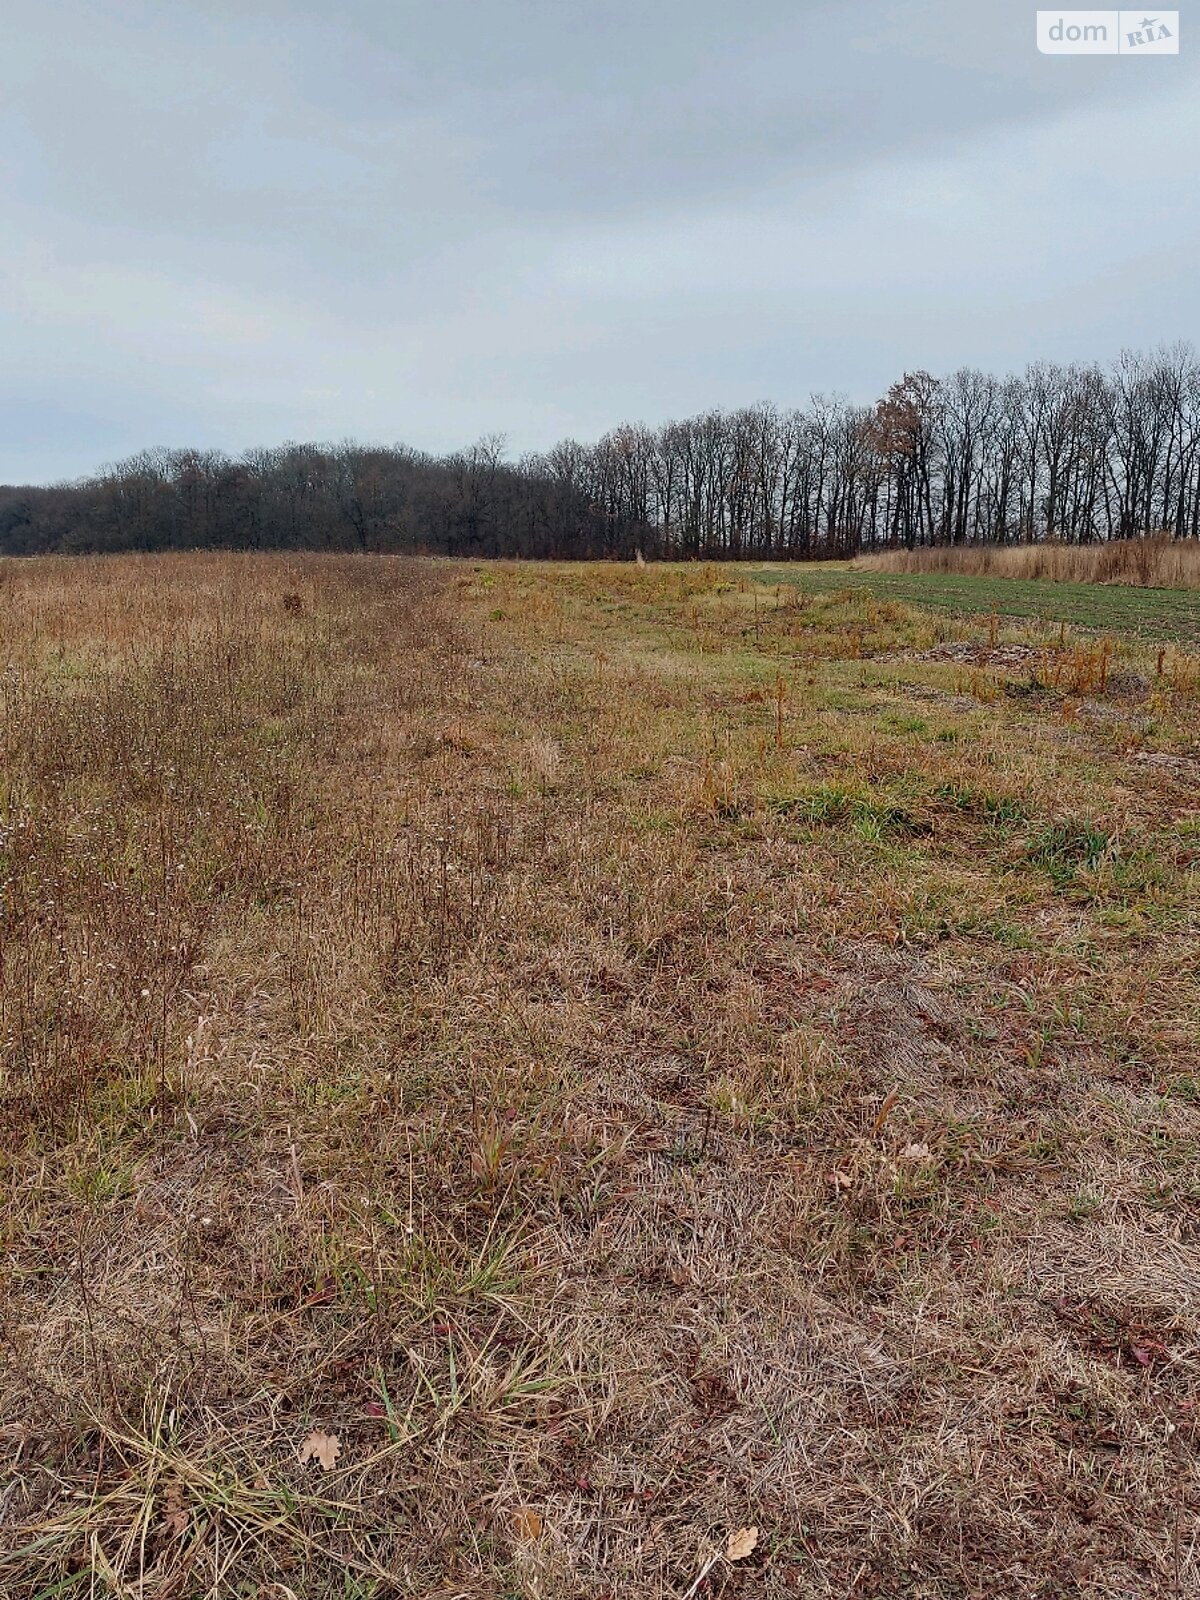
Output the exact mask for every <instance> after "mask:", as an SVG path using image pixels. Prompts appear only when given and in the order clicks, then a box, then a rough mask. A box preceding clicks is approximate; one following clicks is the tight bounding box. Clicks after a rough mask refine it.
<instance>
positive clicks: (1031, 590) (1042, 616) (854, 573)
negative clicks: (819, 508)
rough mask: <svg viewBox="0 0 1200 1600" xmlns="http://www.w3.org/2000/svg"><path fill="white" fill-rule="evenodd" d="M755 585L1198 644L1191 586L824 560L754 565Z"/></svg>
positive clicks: (1198, 611)
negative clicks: (899, 569) (788, 585)
mask: <svg viewBox="0 0 1200 1600" xmlns="http://www.w3.org/2000/svg"><path fill="white" fill-rule="evenodd" d="M753 576H754V579H755V581H756V582H757V583H760V584H764V585H768V586H770V587H775V586H776V585H778V584H781V583H791V584H796V585H798V586H799V587H800V588H801V589H802V590H804V591H806V592H807V593H810V594H831V593H836V592H837V591H838V590H846V589H849V590H850V591H852V592H857V591H860V590H861V591H862V592H863V593H864V594H866V595H870V596H872V597H873V598H874V599H876V600H883V601H887V600H898V601H900V602H901V603H902V604H904V605H918V606H924V607H929V606H932V607H934V608H936V609H937V610H940V611H953V612H958V613H961V614H970V613H972V612H985V613H986V612H991V611H995V612H997V613H998V614H999V615H1000V616H1002V617H1022V618H1027V619H1029V620H1032V621H1043V622H1053V623H1058V622H1062V621H1065V622H1067V623H1069V624H1070V626H1071V627H1072V628H1073V629H1076V630H1078V631H1081V632H1088V633H1097V632H1099V633H1104V632H1108V633H1118V634H1127V635H1131V636H1132V637H1134V638H1141V639H1144V640H1146V641H1147V642H1152V641H1157V642H1160V643H1161V642H1163V641H1168V640H1169V641H1174V642H1177V643H1181V644H1187V645H1190V646H1191V647H1193V648H1196V647H1200V594H1197V592H1196V591H1195V590H1194V589H1192V590H1189V589H1139V588H1132V587H1130V586H1128V585H1123V584H1115V583H1113V584H1096V583H1071V582H1059V581H1051V580H1048V579H1039V578H1016V577H1008V576H1006V575H1005V574H1004V573H1002V572H1001V573H997V574H993V575H988V576H982V577H977V576H974V575H972V574H970V573H957V572H942V571H932V572H922V573H909V572H892V571H889V570H887V569H886V568H882V567H880V568H872V567H866V566H860V565H858V564H857V563H856V564H855V565H854V566H850V565H849V564H847V563H844V562H821V563H820V564H818V565H816V566H770V567H757V568H755V569H754V572H753Z"/></svg>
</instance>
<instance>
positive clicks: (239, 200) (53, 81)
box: [0, 0, 1200, 482]
mask: <svg viewBox="0 0 1200 1600" xmlns="http://www.w3.org/2000/svg"><path fill="white" fill-rule="evenodd" d="M4 9H5V19H4V20H5V25H4V37H3V51H2V53H0V197H2V201H3V209H2V211H0V352H2V360H0V481H7V482H31V481H48V480H52V479H57V478H61V477H69V476H75V475H78V474H81V473H84V472H86V471H89V470H91V469H93V468H95V467H96V466H98V465H100V464H101V463H102V462H106V461H110V460H114V459H117V458H119V457H121V456H123V455H127V454H129V453H131V452H133V451H135V450H137V449H140V448H142V447H144V446H147V445H154V444H184V443H188V444H201V445H210V446H220V447H223V448H225V449H229V450H239V449H242V448H244V447H246V446H248V445H252V444H268V443H275V442H278V441H281V440H283V439H288V438H294V439H300V438H316V439H339V438H343V437H347V436H354V437H358V438H362V439H367V440H373V441H375V440H378V441H392V440H404V441H406V442H409V443H412V444H415V445H418V446H421V447H424V448H426V449H431V450H443V449H450V448H454V447H457V446H460V445H464V444H468V443H470V442H471V441H472V440H473V439H475V438H477V437H478V436H480V435H481V434H484V433H491V432H503V433H504V434H506V435H507V438H508V440H509V445H510V449H511V450H512V451H513V452H514V453H519V452H521V451H523V450H526V449H535V448H543V447H546V446H549V445H550V444H552V443H553V442H554V441H555V440H557V439H559V438H562V437H564V436H567V435H574V436H576V437H580V438H591V437H595V436H596V435H598V434H600V433H601V432H603V431H604V430H605V429H606V428H608V427H610V426H612V425H613V424H615V423H617V422H620V421H623V420H631V421H639V420H640V421H645V422H659V421H663V420H665V419H666V418H668V417H672V416H683V415H687V414H690V413H693V412H696V411H699V410H703V409H705V408H707V407H709V406H712V405H726V406H729V405H740V404H744V403H747V402H750V401H754V400H760V399H773V400H777V401H779V402H780V403H782V404H785V405H792V404H799V403H802V402H803V401H804V400H805V399H806V398H807V397H808V395H809V394H810V393H812V392H814V391H816V392H833V391H837V392H841V393H846V394H848V395H850V396H851V397H852V398H853V399H855V400H861V401H867V400H871V399H873V398H874V397H875V396H876V395H877V394H878V393H879V392H880V391H881V390H882V389H883V388H884V387H886V385H887V384H888V383H889V382H891V381H892V380H893V379H894V378H896V377H898V376H899V375H900V374H901V373H902V372H903V371H904V369H905V368H906V367H907V368H911V367H916V366H922V367H926V368H929V369H931V370H932V371H934V372H942V371H947V370H949V369H951V368H952V367H954V366H958V365H963V364H969V365H977V366H982V367H987V368H991V369H995V370H1003V371H1008V370H1013V369H1017V368H1020V367H1021V366H1023V365H1024V363H1025V362H1026V361H1027V360H1030V359H1034V358H1037V357H1040V356H1048V357H1054V358H1058V359H1070V358H1086V359H1091V358H1097V359H1106V358H1108V357H1109V356H1111V355H1113V354H1115V353H1116V352H1117V351H1118V350H1119V349H1120V348H1122V347H1123V346H1127V345H1132V346H1152V345H1155V344H1158V343H1160V342H1163V341H1171V340H1175V339H1178V338H1192V337H1194V336H1195V335H1196V333H1197V314H1198V311H1200V270H1198V261H1197V256H1198V246H1200V228H1198V226H1197V223H1198V216H1200V184H1198V183H1197V177H1198V176H1200V173H1198V169H1200V96H1198V95H1197V87H1198V82H1197V79H1198V74H1200V26H1198V29H1197V37H1196V39H1195V41H1192V40H1191V39H1190V38H1189V36H1188V33H1187V24H1188V21H1189V18H1188V16H1187V14H1186V12H1185V13H1184V15H1183V17H1182V22H1183V26H1184V33H1183V39H1182V49H1181V53H1180V55H1179V56H1178V57H1177V58H1172V57H1161V56H1160V57H1153V58H1149V59H1141V60H1138V59H1130V58H1128V57H1046V56H1041V55H1039V54H1038V53H1037V49H1036V46H1035V42H1034V41H1035V27H1034V16H1035V9H1036V8H1035V6H1034V5H1033V4H1026V3H1025V0H890V3H883V0H858V3H847V0H837V3H836V4H812V3H808V0H739V3H738V4H736V5H735V4H730V3H729V0H686V3H684V0H339V3H338V4H337V5H334V4H331V3H330V0H319V3H318V0H153V3H150V0H86V3H82V0H7V4H6V5H5V8H4Z"/></svg>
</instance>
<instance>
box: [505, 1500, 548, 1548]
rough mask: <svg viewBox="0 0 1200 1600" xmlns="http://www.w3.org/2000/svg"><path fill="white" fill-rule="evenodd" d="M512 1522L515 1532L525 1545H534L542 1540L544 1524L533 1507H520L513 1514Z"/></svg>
mask: <svg viewBox="0 0 1200 1600" xmlns="http://www.w3.org/2000/svg"><path fill="white" fill-rule="evenodd" d="M512 1522H513V1532H514V1533H515V1534H516V1536H517V1538H518V1539H520V1540H522V1541H523V1542H524V1543H525V1544H532V1543H533V1541H534V1540H535V1539H540V1538H541V1536H542V1528H543V1526H544V1524H543V1522H542V1519H541V1517H540V1516H539V1515H538V1513H537V1512H536V1511H535V1510H534V1509H533V1507H532V1506H518V1507H517V1509H516V1510H515V1511H514V1512H513V1519H512Z"/></svg>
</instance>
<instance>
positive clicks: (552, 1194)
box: [0, 555, 1200, 1600]
mask: <svg viewBox="0 0 1200 1600" xmlns="http://www.w3.org/2000/svg"><path fill="white" fill-rule="evenodd" d="M793 577H795V578H798V580H799V581H795V582H794V581H791V579H792V578H793ZM785 578H786V579H787V581H784V580H785ZM952 581H954V580H952ZM981 581H985V582H986V580H981ZM879 584H891V585H893V586H894V585H898V584H903V585H904V586H905V587H904V589H903V590H900V589H897V588H895V587H892V588H890V589H888V590H887V591H886V592H883V591H878V590H877V589H876V586H877V585H879ZM1010 587H1011V588H1012V589H1016V588H1017V587H1019V586H1018V585H1017V584H1016V583H1012V584H1011V585H1010ZM1045 587H1051V586H1045ZM1063 587H1064V586H1061V585H1054V586H1053V588H1054V590H1055V596H1056V599H1057V601H1058V603H1059V605H1060V607H1061V605H1062V603H1063V600H1064V598H1065V599H1068V600H1070V601H1071V604H1072V605H1074V603H1075V601H1074V598H1073V597H1071V596H1066V597H1064V595H1063V593H1062V590H1063ZM990 588H991V589H992V590H998V589H1000V588H1001V583H1000V582H997V583H993V584H991V585H990ZM1004 592H1005V593H1006V594H1007V593H1009V590H1008V589H1006V590H1005V591H1004ZM1113 593H1114V591H1111V590H1109V589H1105V590H1103V591H1099V590H1092V591H1090V592H1089V593H1088V594H1087V595H1085V596H1083V597H1081V599H1080V601H1079V604H1080V605H1082V606H1083V607H1084V609H1085V611H1086V613H1087V614H1086V615H1081V614H1079V613H1078V612H1077V611H1075V610H1071V611H1070V612H1067V611H1063V610H1062V609H1059V610H1056V611H1053V612H1051V613H1048V614H1047V616H1046V618H1042V617H1040V616H1039V615H1037V614H1036V613H1031V614H1030V615H1029V616H1028V617H1026V618H1014V617H1012V616H1007V615H1003V614H1000V613H999V612H995V613H993V612H992V607H993V605H996V604H998V599H997V597H995V596H993V595H991V594H989V595H988V596H987V597H986V598H985V597H981V596H979V595H976V596H975V597H974V599H972V598H971V597H970V596H968V597H967V598H966V599H964V598H963V597H962V595H961V594H960V595H959V598H958V599H957V600H956V602H955V604H954V607H953V608H952V609H949V610H948V609H946V608H945V607H946V591H945V590H944V589H939V588H938V586H937V583H936V581H935V580H933V579H921V578H918V577H914V576H911V575H895V574H893V575H888V574H873V575H871V576H870V578H869V579H860V578H857V577H855V576H854V575H852V574H851V575H848V574H846V573H845V572H844V571H835V570H825V569H818V570H814V571H805V572H803V573H799V574H791V575H788V574H784V575H782V576H781V575H780V574H779V573H776V572H764V571H761V570H759V571H756V572H754V573H753V574H751V573H749V572H746V571H744V570H738V569H736V568H732V567H725V568H722V567H715V566H712V567H700V566H692V567H686V568H685V567H675V568H671V567H653V566H652V567H647V568H640V567H634V566H615V565H613V566H607V567H602V566H565V565H563V566H557V565H556V566H549V565H543V566H538V565H526V566H519V565H516V564H511V565H468V564H465V563H451V562H432V561H431V562H424V563H408V562H405V561H402V560H398V559H392V558H370V557H363V558H360V559H349V558H346V559H342V558H320V557H287V556H275V557H254V556H221V555H194V556H177V557H119V558H108V559H103V560H101V559H96V560H90V559H89V560H78V561H69V560H65V559H43V560H38V561H30V562H26V563H20V562H9V563H6V564H4V565H3V567H0V640H2V651H3V657H4V660H3V663H2V664H0V665H2V670H3V676H2V677H0V693H2V695H3V721H2V724H0V738H2V740H3V761H2V766H0V830H2V831H0V858H2V860H0V875H2V878H3V900H2V902H0V958H2V960H0V1036H2V1039H3V1052H4V1054H3V1076H2V1079H0V1115H2V1117H3V1138H2V1140H0V1170H2V1172H3V1214H2V1219H0V1245H2V1257H0V1260H2V1263H3V1266H2V1271H3V1280H2V1284H0V1317H2V1324H0V1327H2V1333H3V1351H4V1355H3V1369H2V1372H0V1451H2V1453H3V1460H4V1470H3V1473H2V1474H0V1593H3V1594H4V1595H5V1596H6V1597H7V1596H12V1597H14V1600H16V1597H20V1600H25V1597H36V1600H50V1597H52V1596H53V1597H60V1596H77V1597H83V1596H87V1597H89V1600H91V1597H93V1596H101V1595H103V1596H119V1597H122V1600H134V1597H136V1600H152V1597H153V1600H192V1597H196V1600H199V1597H213V1600H216V1597H226V1596H236V1597H247V1600H249V1597H257V1600H324V1597H338V1600H367V1597H373V1600H386V1597H390V1596H421V1597H426V1596H440V1597H442V1600H451V1597H463V1600H506V1597H514V1600H515V1597H521V1600H526V1597H527V1600H557V1597H576V1596H579V1597H589V1600H603V1597H608V1600H617V1597H621V1600H624V1597H664V1600H665V1597H668V1596H669V1597H675V1600H683V1597H685V1596H689V1597H690V1596H703V1597H711V1596H714V1595H724V1596H728V1597H734V1596H737V1597H750V1596H756V1597H782V1596H805V1597H818V1596H821V1597H824V1596H837V1597H839V1600H842V1597H847V1596H880V1597H888V1600H901V1597H903V1600H968V1597H973V1600H985V1597H986V1600H991V1597H996V1600H999V1597H1001V1596H1004V1597H1013V1596H1021V1597H1026V1596H1028V1597H1033V1596H1036V1597H1042V1600H1051V1597H1063V1600H1066V1597H1068V1596H1069V1597H1084V1600H1102V1597H1103V1600H1117V1597H1129V1600H1133V1597H1137V1600H1144V1597H1157V1596H1164V1597H1165V1596H1172V1597H1183V1596H1194V1595H1196V1594H1198V1593H1200V1454H1198V1451H1200V1042H1198V1041H1200V1027H1198V1024H1200V941H1198V940H1197V932H1198V931H1200V930H1198V928H1197V917H1196V912H1197V897H1196V867H1197V862H1198V861H1200V811H1198V809H1197V792H1198V779H1200V743H1198V741H1197V732H1196V730H1197V724H1198V719H1200V657H1198V656H1197V653H1196V637H1195V631H1194V627H1192V626H1191V625H1190V624H1188V621H1187V617H1186V615H1185V613H1184V611H1183V610H1182V608H1179V607H1174V608H1166V602H1164V601H1163V600H1162V599H1161V597H1157V596H1156V594H1155V593H1154V592H1151V591H1147V592H1140V591H1136V590H1129V591H1121V602H1122V604H1125V603H1126V602H1128V605H1129V606H1130V608H1131V609H1130V610H1128V611H1123V612H1121V613H1120V619H1118V614H1117V613H1116V612H1114V611H1112V610H1109V609H1106V608H1107V607H1109V605H1110V599H1111V595H1112V594H1113ZM917 601H924V602H927V604H916V603H914V602H917ZM974 605H977V606H978V609H977V610H976V611H975V612H974V614H971V612H972V606H974ZM960 613H961V614H960ZM1193 621H1194V619H1193ZM1106 630H1108V631H1106ZM746 1529H754V1530H756V1535H755V1536H751V1535H749V1534H745V1535H743V1536H741V1537H740V1538H739V1537H738V1535H739V1533H740V1531H741V1530H746ZM731 1536H733V1543H732V1544H731V1543H730V1539H731ZM702 1575H703V1576H702ZM698 1580H699V1581H698Z"/></svg>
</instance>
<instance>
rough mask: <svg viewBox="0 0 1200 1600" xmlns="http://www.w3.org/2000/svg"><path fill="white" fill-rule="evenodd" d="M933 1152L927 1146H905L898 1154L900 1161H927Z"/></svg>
mask: <svg viewBox="0 0 1200 1600" xmlns="http://www.w3.org/2000/svg"><path fill="white" fill-rule="evenodd" d="M932 1155H933V1151H932V1150H931V1149H930V1148H929V1146H928V1145H927V1144H906V1145H905V1146H904V1149H903V1150H901V1152H900V1160H901V1161H928V1160H929V1159H930V1157H931V1156H932Z"/></svg>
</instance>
